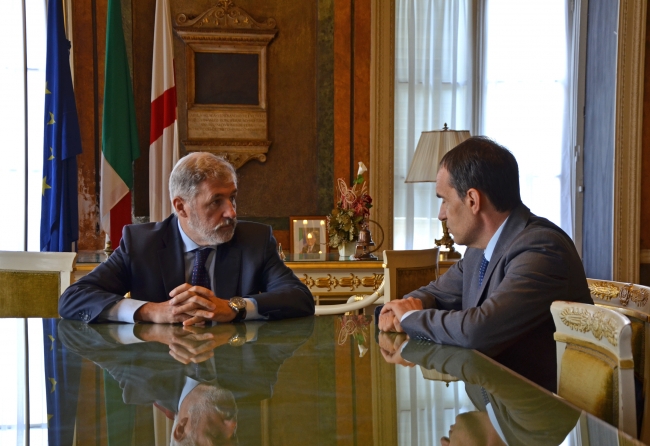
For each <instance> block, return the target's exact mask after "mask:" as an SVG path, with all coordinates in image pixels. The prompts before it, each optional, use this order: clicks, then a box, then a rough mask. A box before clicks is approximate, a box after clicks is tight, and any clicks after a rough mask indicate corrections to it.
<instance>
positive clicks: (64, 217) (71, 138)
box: [41, 0, 81, 252]
mask: <svg viewBox="0 0 650 446" xmlns="http://www.w3.org/2000/svg"><path fill="white" fill-rule="evenodd" d="M44 140H45V141H44V144H43V185H42V187H43V191H42V193H43V197H42V207H41V251H59V252H64V251H71V250H72V242H75V241H77V240H78V239H79V210H78V205H77V194H78V193H77V155H78V154H80V153H81V134H80V133H79V120H78V118H77V107H76V105H75V101H74V90H73V88H72V76H71V74H70V42H69V41H68V39H67V38H66V36H65V25H64V22H63V2H62V1H60V0H54V1H49V2H47V61H46V69H45V133H44Z"/></svg>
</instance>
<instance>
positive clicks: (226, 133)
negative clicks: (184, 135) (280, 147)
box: [188, 108, 266, 139]
mask: <svg viewBox="0 0 650 446" xmlns="http://www.w3.org/2000/svg"><path fill="white" fill-rule="evenodd" d="M188 136H189V137H190V138H198V139H202V138H214V137H216V138H224V139H264V138H266V113H264V112H263V111H259V112H258V111H240V110H201V109H196V108H195V109H191V110H188Z"/></svg>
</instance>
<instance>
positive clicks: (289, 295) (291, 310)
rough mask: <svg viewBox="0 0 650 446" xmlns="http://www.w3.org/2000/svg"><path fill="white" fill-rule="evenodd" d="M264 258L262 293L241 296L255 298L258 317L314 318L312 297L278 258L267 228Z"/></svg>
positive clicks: (274, 243)
mask: <svg viewBox="0 0 650 446" xmlns="http://www.w3.org/2000/svg"><path fill="white" fill-rule="evenodd" d="M264 259H265V264H264V268H263V271H262V281H263V282H262V285H263V288H264V289H265V291H264V292H262V293H259V294H255V295H248V296H243V297H244V298H250V299H254V300H255V302H256V304H257V310H258V312H259V314H260V315H262V316H264V317H268V318H269V319H280V318H288V317H300V316H310V315H313V314H314V297H313V296H312V294H311V292H310V291H309V289H308V288H307V287H306V286H305V285H304V284H303V283H302V282H301V281H300V280H299V279H298V278H297V277H296V275H295V274H294V273H293V271H291V269H290V268H289V267H288V266H286V265H285V264H284V262H283V261H282V260H281V259H280V257H279V256H278V253H277V243H276V240H275V237H273V234H272V233H271V231H270V229H269V237H268V239H267V243H266V246H265V247H264Z"/></svg>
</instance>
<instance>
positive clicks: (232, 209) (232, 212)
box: [223, 201, 237, 218]
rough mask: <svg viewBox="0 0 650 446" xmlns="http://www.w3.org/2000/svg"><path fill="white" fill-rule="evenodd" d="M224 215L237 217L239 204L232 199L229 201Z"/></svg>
mask: <svg viewBox="0 0 650 446" xmlns="http://www.w3.org/2000/svg"><path fill="white" fill-rule="evenodd" d="M223 216H224V217H226V218H237V206H236V205H235V203H233V202H232V201H228V204H226V209H225V210H224V212H223Z"/></svg>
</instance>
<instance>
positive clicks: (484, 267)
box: [478, 256, 490, 288]
mask: <svg viewBox="0 0 650 446" xmlns="http://www.w3.org/2000/svg"><path fill="white" fill-rule="evenodd" d="M488 263H490V262H488V261H487V259H486V258H485V256H483V260H481V267H480V268H479V269H478V286H479V288H480V287H481V285H482V284H483V277H485V271H487V267H488Z"/></svg>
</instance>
